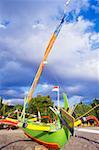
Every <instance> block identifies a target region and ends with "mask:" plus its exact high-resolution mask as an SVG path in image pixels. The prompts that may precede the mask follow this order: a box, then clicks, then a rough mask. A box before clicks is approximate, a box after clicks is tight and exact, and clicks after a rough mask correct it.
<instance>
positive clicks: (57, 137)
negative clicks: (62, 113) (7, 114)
mask: <svg viewBox="0 0 99 150" xmlns="http://www.w3.org/2000/svg"><path fill="white" fill-rule="evenodd" d="M23 130H24V133H25V134H26V135H27V136H28V137H29V138H31V139H32V140H34V141H36V142H38V143H40V144H43V145H44V146H46V147H48V148H54V149H60V148H62V147H63V146H64V145H65V144H66V143H67V142H68V140H69V138H70V132H69V130H68V129H67V128H66V127H65V126H64V127H62V128H61V129H58V130H57V131H55V132H48V131H35V130H30V129H27V128H23Z"/></svg>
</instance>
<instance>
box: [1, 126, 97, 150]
mask: <svg viewBox="0 0 99 150" xmlns="http://www.w3.org/2000/svg"><path fill="white" fill-rule="evenodd" d="M0 150H47V148H45V147H43V146H41V145H39V144H38V143H36V142H34V141H32V140H31V139H29V138H28V137H26V136H25V135H24V133H23V131H22V130H19V129H18V130H0ZM64 150H99V134H92V133H84V132H78V131H76V133H75V137H71V139H70V141H69V142H68V144H66V145H65V146H64Z"/></svg>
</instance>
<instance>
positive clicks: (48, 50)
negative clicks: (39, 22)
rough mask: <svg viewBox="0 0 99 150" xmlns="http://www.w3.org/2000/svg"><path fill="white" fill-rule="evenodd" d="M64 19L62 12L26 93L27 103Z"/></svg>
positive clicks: (68, 1) (68, 0)
mask: <svg viewBox="0 0 99 150" xmlns="http://www.w3.org/2000/svg"><path fill="white" fill-rule="evenodd" d="M70 1H71V0H67V2H66V5H65V8H66V6H67V5H68V4H69V3H70ZM65 18H66V11H65V12H64V15H63V17H62V19H61V22H60V23H59V25H58V27H57V28H56V30H55V31H54V33H53V34H52V37H51V39H50V41H49V44H48V46H47V48H46V51H45V53H44V57H43V59H42V61H41V64H40V66H39V69H38V71H37V73H36V76H35V78H34V81H33V83H32V85H31V88H30V90H29V92H28V96H27V100H28V103H29V102H30V101H31V99H32V95H33V93H34V90H35V88H36V86H37V83H38V81H39V78H40V76H41V73H42V71H43V68H44V62H45V61H46V59H47V57H48V55H49V53H50V51H51V49H52V47H53V45H54V43H55V41H56V38H57V36H58V34H59V32H60V30H61V27H62V25H63V23H64V21H65Z"/></svg>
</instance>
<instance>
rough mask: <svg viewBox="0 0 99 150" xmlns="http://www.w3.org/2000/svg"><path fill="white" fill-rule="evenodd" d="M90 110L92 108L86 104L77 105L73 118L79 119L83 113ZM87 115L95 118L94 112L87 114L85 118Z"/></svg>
mask: <svg viewBox="0 0 99 150" xmlns="http://www.w3.org/2000/svg"><path fill="white" fill-rule="evenodd" d="M91 108H92V106H91V105H86V104H83V103H80V104H78V105H77V107H76V109H75V114H76V116H75V118H78V117H80V116H81V115H83V114H84V113H86V112H88V111H89V110H90V109H91ZM88 115H93V116H96V113H95V110H93V111H91V112H90V113H88V114H87V116H88Z"/></svg>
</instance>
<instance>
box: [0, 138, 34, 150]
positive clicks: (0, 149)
mask: <svg viewBox="0 0 99 150" xmlns="http://www.w3.org/2000/svg"><path fill="white" fill-rule="evenodd" d="M29 141H32V140H16V141H13V142H10V143H8V144H6V145H4V146H2V147H0V150H2V149H4V148H6V147H7V146H9V145H11V144H14V143H17V142H29Z"/></svg>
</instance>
